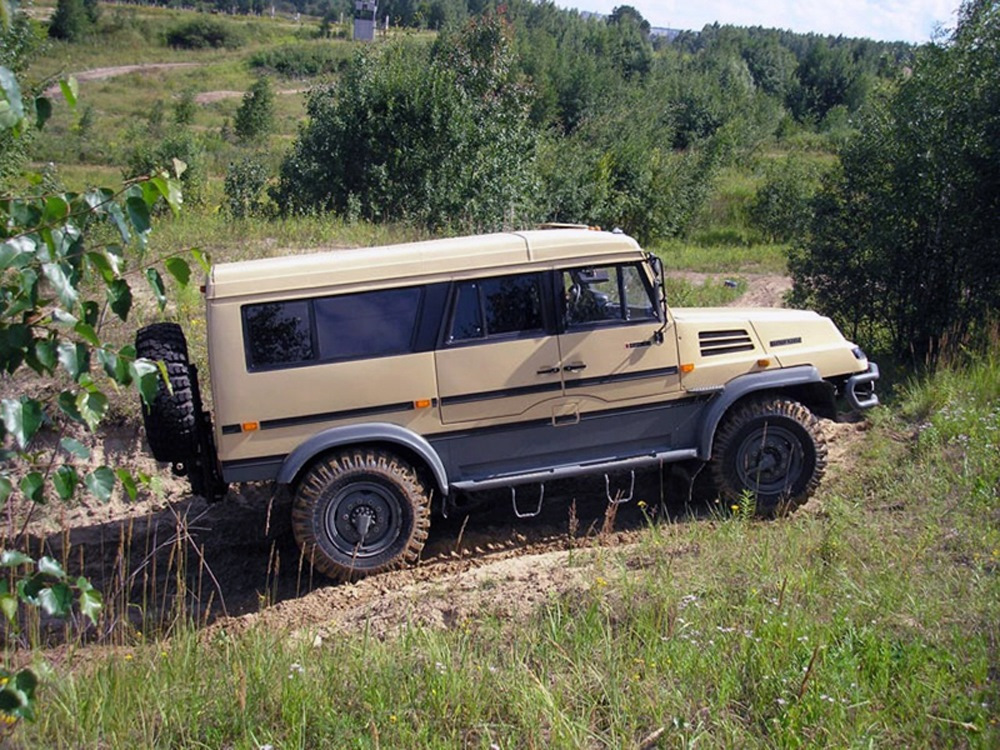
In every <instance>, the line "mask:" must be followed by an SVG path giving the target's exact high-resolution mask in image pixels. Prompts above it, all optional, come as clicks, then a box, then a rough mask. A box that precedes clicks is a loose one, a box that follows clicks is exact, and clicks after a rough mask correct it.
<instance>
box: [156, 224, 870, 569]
mask: <svg viewBox="0 0 1000 750" xmlns="http://www.w3.org/2000/svg"><path fill="white" fill-rule="evenodd" d="M205 296H206V313H207V326H208V360H209V367H210V370H211V382H212V389H213V393H212V395H213V404H214V426H213V419H212V417H211V416H210V415H209V414H208V413H207V412H205V411H204V410H203V407H202V404H201V398H200V395H199V391H198V382H197V372H196V370H195V368H194V367H192V366H191V365H190V364H189V362H188V356H187V348H186V344H185V341H184V336H183V333H182V332H181V329H180V328H179V326H177V325H175V324H172V323H159V324H155V325H152V326H149V327H147V328H144V329H143V330H141V331H140V332H139V334H138V336H137V342H136V346H137V350H138V353H139V356H140V357H146V358H148V359H151V360H162V361H163V362H165V364H166V367H167V370H168V372H169V374H170V380H171V388H170V389H168V388H166V387H165V386H161V390H160V393H159V395H158V397H157V399H156V401H155V403H154V404H153V406H152V407H151V408H144V417H145V425H146V431H147V436H148V439H149V443H150V446H151V448H152V452H153V454H154V456H155V457H156V458H157V459H159V460H161V461H166V462H170V463H171V464H172V465H173V470H174V472H175V473H177V474H180V475H186V476H188V477H189V478H190V480H191V484H192V487H193V489H194V490H195V492H197V493H199V494H202V495H206V496H208V497H220V496H222V495H223V494H225V491H226V487H227V485H228V483H230V482H244V481H252V480H276V481H277V482H278V483H279V484H281V485H287V486H288V487H289V488H290V490H291V492H292V496H293V498H294V505H293V511H292V513H293V527H294V530H295V535H296V538H297V539H298V542H299V544H300V546H301V548H302V550H303V553H304V555H305V556H306V557H307V558H308V559H309V560H311V561H312V563H313V564H314V565H315V566H316V568H318V569H319V570H321V571H322V572H324V573H326V574H327V575H329V576H332V577H339V578H350V577H353V576H359V575H365V574H370V573H373V572H378V571H383V570H387V569H389V568H392V567H396V566H399V565H402V564H406V563H413V562H415V561H416V560H417V559H418V557H419V555H420V552H421V549H422V547H423V544H424V541H425V539H426V537H427V530H428V527H429V524H430V513H431V509H432V505H433V506H434V509H435V510H438V511H440V512H442V513H447V512H448V511H449V509H452V508H454V507H455V504H456V503H457V502H459V498H462V497H464V496H467V495H468V493H474V492H476V491H478V490H486V489H495V488H498V487H504V488H511V496H512V499H513V504H514V511H515V513H517V515H519V516H527V515H532V514H533V513H535V512H536V510H537V507H540V503H541V498H542V497H543V496H544V486H545V483H547V482H551V481H553V480H558V479H563V478H567V477H575V476H579V475H585V474H593V475H598V476H600V475H602V474H603V475H605V476H607V474H608V473H609V472H613V471H620V470H624V471H626V473H627V472H628V471H630V470H631V471H633V480H634V470H635V469H636V468H637V467H642V466H650V465H661V464H672V465H675V466H685V467H689V466H691V465H692V464H701V463H703V462H708V464H709V467H710V469H711V474H712V476H713V477H714V480H715V482H716V485H717V488H718V491H719V492H720V493H721V494H722V495H723V496H724V497H726V498H731V499H734V498H739V497H741V496H744V494H745V493H751V494H752V497H753V498H754V499H755V502H756V508H757V512H758V513H759V514H761V515H773V514H776V513H778V512H782V511H786V510H789V509H792V508H794V507H796V506H798V505H800V504H801V503H803V502H805V500H806V499H807V498H808V497H809V496H810V494H811V493H812V492H813V491H814V490H815V488H816V486H817V485H818V483H819V481H820V478H821V477H822V475H823V471H824V468H825V463H826V446H825V444H824V441H823V437H822V432H821V430H820V429H819V424H818V422H817V420H816V416H815V415H819V416H823V417H828V418H835V417H836V414H837V410H836V400H837V397H838V396H841V397H843V399H844V400H846V401H847V403H848V404H849V405H850V406H851V407H853V408H854V409H864V408H867V407H870V406H873V405H875V404H876V403H877V398H876V396H875V395H874V381H875V380H876V379H877V378H878V368H877V367H876V366H875V365H874V364H873V363H870V362H868V361H867V359H866V357H865V355H864V354H863V353H862V352H861V350H860V349H858V348H857V347H856V346H854V345H853V344H851V343H850V342H848V341H846V340H845V339H844V337H843V336H842V335H841V334H840V332H839V331H838V330H837V328H836V327H835V326H834V325H833V323H831V322H830V320H828V319H827V318H823V317H821V316H819V315H817V314H816V313H813V312H801V311H794V310H772V309H762V310H751V309H735V308H722V309H670V308H668V306H667V304H666V299H665V294H664V288H663V282H662V269H661V267H660V264H659V262H658V260H657V259H656V258H655V257H653V256H651V255H649V254H647V253H645V252H643V251H642V249H640V247H639V246H638V245H637V244H636V242H635V241H634V240H632V239H631V238H629V237H627V236H625V235H623V234H620V233H609V232H597V231H588V230H586V229H550V230H538V231H528V232H515V233H504V234H491V235H483V236H473V237H459V238H453V239H444V240H436V241H431V242H420V243H414V244H407V245H395V246H389V247H375V248H366V249H358V250H338V251H334V252H324V253H316V254H312V255H299V256H289V257H281V258H272V259H264V260H254V261H247V262H240V263H224V264H220V265H217V266H215V267H214V268H213V269H212V272H211V274H210V276H209V278H208V282H207V285H206V291H205ZM528 485H533V487H526V486H528ZM518 489H521V490H525V489H530V490H531V492H532V495H531V499H530V500H527V501H526V500H524V499H523V498H522V500H521V501H520V502H519V501H518V496H517V491H518ZM536 506H537V507H536Z"/></svg>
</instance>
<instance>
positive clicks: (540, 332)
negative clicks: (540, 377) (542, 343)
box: [438, 269, 555, 349]
mask: <svg viewBox="0 0 1000 750" xmlns="http://www.w3.org/2000/svg"><path fill="white" fill-rule="evenodd" d="M548 274H549V270H548V269H544V270H537V271H522V272H515V273H500V274H491V275H488V276H476V277H474V278H466V279H456V280H454V281H452V282H451V289H450V290H449V293H448V303H447V306H446V308H445V315H444V318H443V320H442V324H441V333H440V335H439V337H438V348H439V349H456V348H461V347H466V346H481V345H483V344H490V343H493V344H495V343H499V342H503V341H519V340H522V339H536V338H542V337H544V336H551V335H553V334H555V330H554V326H553V317H552V300H551V289H550V284H549V283H548V281H547V276H548ZM521 276H527V277H530V278H532V280H533V281H534V284H535V291H536V293H537V294H538V306H539V316H540V318H541V325H540V326H539V327H538V328H532V329H528V330H519V331H506V332H504V333H492V334H491V333H489V332H488V331H487V330H486V329H487V321H486V303H485V300H484V299H483V291H482V285H483V282H487V281H492V280H494V279H505V278H511V277H521ZM472 284H476V285H477V287H478V288H477V295H476V296H477V298H478V299H477V301H478V303H479V316H480V320H481V321H482V324H483V329H484V333H483V335H482V336H479V337H476V338H464V339H452V338H451V331H452V328H453V326H454V324H455V313H456V312H457V310H458V296H459V290H460V289H461V288H462V287H463V286H467V285H472Z"/></svg>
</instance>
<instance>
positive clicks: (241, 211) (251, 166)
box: [226, 154, 270, 219]
mask: <svg viewBox="0 0 1000 750" xmlns="http://www.w3.org/2000/svg"><path fill="white" fill-rule="evenodd" d="M269 177H270V175H269V172H268V168H267V165H266V163H265V161H264V159H263V158H262V157H261V156H259V155H255V154H251V155H249V156H245V157H243V159H241V160H240V161H234V162H232V163H230V165H229V168H228V169H227V170H226V205H227V207H228V208H229V213H230V214H231V215H232V216H233V217H234V218H237V219H242V218H245V217H247V216H260V215H262V214H263V213H264V203H263V201H262V200H261V196H262V195H263V193H264V188H265V187H266V186H267V181H268V178H269Z"/></svg>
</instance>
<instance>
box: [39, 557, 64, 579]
mask: <svg viewBox="0 0 1000 750" xmlns="http://www.w3.org/2000/svg"><path fill="white" fill-rule="evenodd" d="M38 572H39V573H41V574H42V575H46V576H52V577H53V578H58V579H60V580H63V579H65V578H66V571H65V570H63V567H62V565H60V564H59V563H58V562H57V561H56V560H55V559H54V558H52V557H49V556H48V555H46V556H45V557H43V558H42V559H41V560H39V561H38Z"/></svg>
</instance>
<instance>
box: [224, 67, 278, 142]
mask: <svg viewBox="0 0 1000 750" xmlns="http://www.w3.org/2000/svg"><path fill="white" fill-rule="evenodd" d="M233 130H234V131H235V133H236V136H237V138H239V139H240V140H241V141H259V140H261V139H262V138H264V137H265V136H267V134H268V133H270V132H271V131H272V130H274V89H272V88H271V81H270V79H269V78H268V77H267V76H261V77H260V78H258V79H257V80H256V81H254V83H253V85H252V86H251V87H250V88H249V89H248V90H247V92H246V93H245V94H244V95H243V102H242V103H241V104H240V108H239V109H237V110H236V116H235V118H234V120H233Z"/></svg>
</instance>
